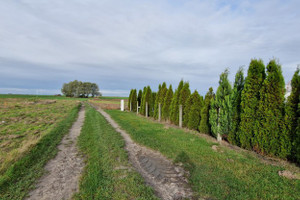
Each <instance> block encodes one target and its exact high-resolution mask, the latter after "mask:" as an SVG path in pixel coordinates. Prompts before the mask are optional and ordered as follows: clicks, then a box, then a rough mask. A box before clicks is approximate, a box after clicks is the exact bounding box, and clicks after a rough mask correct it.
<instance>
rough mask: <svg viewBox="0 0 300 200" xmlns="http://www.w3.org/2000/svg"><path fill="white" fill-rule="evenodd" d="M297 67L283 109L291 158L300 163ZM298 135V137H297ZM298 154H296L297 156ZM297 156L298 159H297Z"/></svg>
mask: <svg viewBox="0 0 300 200" xmlns="http://www.w3.org/2000/svg"><path fill="white" fill-rule="evenodd" d="M299 70H300V69H299V68H298V69H297V70H296V72H295V73H294V76H293V79H292V81H291V86H292V91H291V94H290V96H289V97H288V98H287V103H286V109H285V124H286V132H287V134H288V135H289V136H290V139H291V141H292V151H291V159H292V160H296V161H297V162H298V163H300V143H299V142H300V138H299V137H300V135H299V134H297V132H299V130H297V126H299V122H298V121H299V117H300V115H299V110H298V105H299V103H300V102H299V98H300V74H299ZM297 137H298V138H297ZM297 152H298V153H297ZM297 154H298V156H297ZM297 157H298V159H297Z"/></svg>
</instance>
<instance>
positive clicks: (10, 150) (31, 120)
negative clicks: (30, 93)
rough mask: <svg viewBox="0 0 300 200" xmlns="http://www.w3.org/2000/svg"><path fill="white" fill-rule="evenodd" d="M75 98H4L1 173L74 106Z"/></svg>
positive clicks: (0, 130) (0, 131)
mask: <svg viewBox="0 0 300 200" xmlns="http://www.w3.org/2000/svg"><path fill="white" fill-rule="evenodd" d="M75 104H76V102H74V101H65V100H62V101H54V100H39V99H36V98H30V99H26V98H18V99H17V98H12V99H10V98H1V99H0V174H2V173H3V172H4V171H5V170H6V169H7V167H8V166H9V165H11V164H12V163H13V162H15V161H16V160H18V159H19V158H20V157H22V155H24V153H26V152H27V151H28V150H29V149H31V148H32V147H33V146H34V145H35V144H36V143H37V142H38V141H39V140H40V139H41V137H43V136H44V135H45V134H47V133H48V132H49V131H50V130H51V129H52V127H53V126H54V125H55V124H56V123H57V122H59V121H61V120H62V119H64V118H65V117H66V116H67V114H68V113H69V112H70V111H71V109H72V108H74V106H75Z"/></svg>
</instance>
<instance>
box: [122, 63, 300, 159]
mask: <svg viewBox="0 0 300 200" xmlns="http://www.w3.org/2000/svg"><path fill="white" fill-rule="evenodd" d="M299 70H300V69H299V67H298V68H297V70H296V71H295V73H294V75H293V78H292V81H291V86H292V91H291V94H290V96H289V97H288V98H287V99H285V97H284V95H285V82H284V78H283V75H282V70H281V65H280V64H278V62H277V61H276V60H271V61H270V62H269V63H268V65H267V66H265V65H264V63H263V61H262V60H261V59H252V60H251V62H250V64H249V68H248V73H247V77H244V72H243V68H240V69H239V70H238V71H237V73H236V75H235V80H234V84H233V86H232V85H231V83H230V81H229V80H228V74H229V71H228V69H226V70H225V71H224V72H223V73H221V75H220V79H219V86H218V88H217V91H216V93H214V92H213V88H212V87H210V88H209V90H208V92H207V93H206V95H205V97H204V98H203V96H201V95H200V94H199V93H198V92H197V90H195V91H194V92H193V93H192V92H191V91H190V88H189V83H188V82H185V81H183V80H181V81H180V82H179V85H178V87H177V88H176V89H175V91H173V88H172V85H169V87H167V84H166V83H165V82H163V83H162V84H159V87H158V91H157V92H153V91H152V90H151V88H150V86H147V87H144V88H143V90H139V91H137V90H136V89H132V90H131V91H130V95H129V101H128V108H130V106H131V110H132V111H133V112H136V111H137V106H140V110H139V113H140V114H141V115H145V114H146V111H145V110H146V109H145V108H146V102H147V103H148V116H150V117H153V118H155V119H158V107H159V104H161V118H162V120H165V121H169V122H171V123H173V124H175V125H178V124H179V105H182V116H183V122H182V125H183V127H186V128H189V129H192V130H196V131H199V132H201V133H205V134H208V135H211V136H213V137H216V138H219V139H224V140H227V141H228V142H229V143H231V144H233V145H237V146H239V147H242V148H245V149H248V150H253V151H255V152H258V153H260V154H263V155H270V156H276V157H279V158H283V159H288V160H291V161H293V162H296V163H298V164H300V117H299V116H300V75H299Z"/></svg>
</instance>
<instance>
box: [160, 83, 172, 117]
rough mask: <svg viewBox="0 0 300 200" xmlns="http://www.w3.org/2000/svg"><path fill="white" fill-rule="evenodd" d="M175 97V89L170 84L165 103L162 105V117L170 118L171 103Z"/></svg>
mask: <svg viewBox="0 0 300 200" xmlns="http://www.w3.org/2000/svg"><path fill="white" fill-rule="evenodd" d="M172 98H173V89H172V85H170V86H169V89H168V92H167V94H166V96H165V99H164V104H163V106H162V118H163V119H164V120H168V119H169V118H170V105H171V102H172Z"/></svg>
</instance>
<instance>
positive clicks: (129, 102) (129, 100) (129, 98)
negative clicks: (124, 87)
mask: <svg viewBox="0 0 300 200" xmlns="http://www.w3.org/2000/svg"><path fill="white" fill-rule="evenodd" d="M132 92H133V89H131V90H130V94H129V97H128V104H127V106H128V110H130V104H131V97H132Z"/></svg>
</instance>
